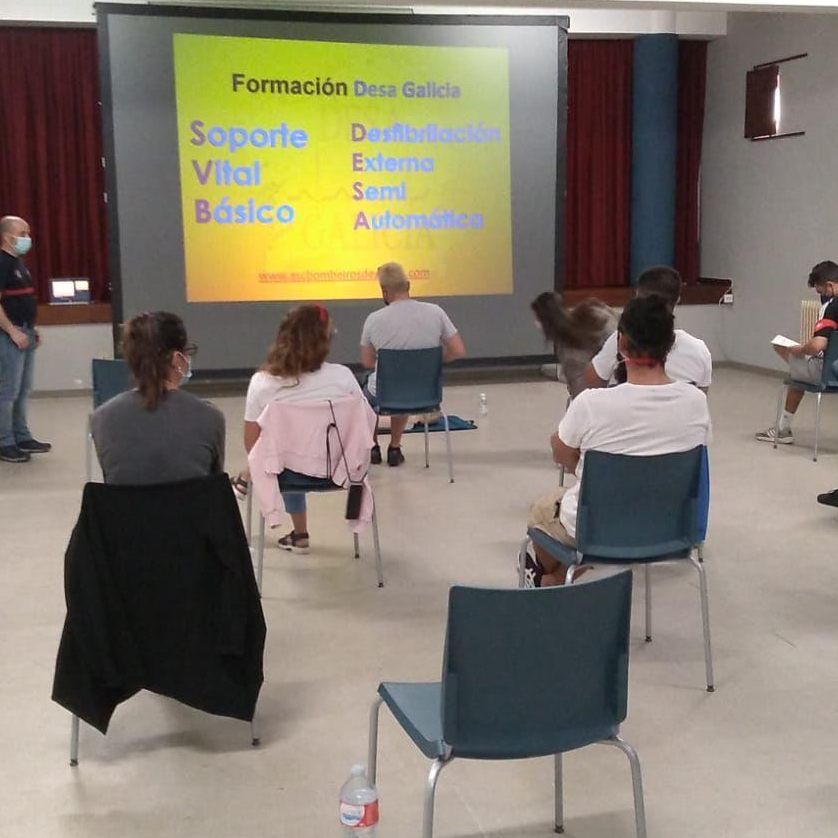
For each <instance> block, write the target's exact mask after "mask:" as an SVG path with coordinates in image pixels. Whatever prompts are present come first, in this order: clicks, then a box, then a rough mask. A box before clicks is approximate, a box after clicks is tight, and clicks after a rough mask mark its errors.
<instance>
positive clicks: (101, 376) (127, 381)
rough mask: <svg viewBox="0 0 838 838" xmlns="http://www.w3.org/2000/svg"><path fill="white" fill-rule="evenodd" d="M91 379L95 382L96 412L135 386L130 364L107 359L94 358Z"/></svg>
mask: <svg viewBox="0 0 838 838" xmlns="http://www.w3.org/2000/svg"><path fill="white" fill-rule="evenodd" d="M91 378H92V380H93V408H94V410H95V409H96V408H97V407H99V406H100V405H103V404H104V403H105V402H106V401H108V400H109V399H112V398H113V397H114V396H118V395H119V394H120V393H124V392H125V391H126V390H130V389H131V387H132V386H133V385H132V383H131V373H130V372H129V370H128V364H126V363H125V361H122V360H119V359H117V360H115V361H110V360H107V359H105V358H94V359H93V364H92V367H91Z"/></svg>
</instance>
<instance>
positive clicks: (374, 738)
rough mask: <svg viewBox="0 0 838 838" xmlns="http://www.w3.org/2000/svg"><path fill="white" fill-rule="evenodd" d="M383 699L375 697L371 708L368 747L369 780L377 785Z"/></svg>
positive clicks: (378, 696)
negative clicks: (379, 725) (379, 721)
mask: <svg viewBox="0 0 838 838" xmlns="http://www.w3.org/2000/svg"><path fill="white" fill-rule="evenodd" d="M381 703H382V698H381V696H380V695H377V696H376V697H375V701H373V703H372V706H371V707H370V735H369V740H368V745H367V779H368V780H369V781H370V783H372V784H373V785H375V777H376V773H377V770H378V711H379V710H380V709H381Z"/></svg>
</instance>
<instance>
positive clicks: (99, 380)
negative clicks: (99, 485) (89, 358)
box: [84, 358, 134, 483]
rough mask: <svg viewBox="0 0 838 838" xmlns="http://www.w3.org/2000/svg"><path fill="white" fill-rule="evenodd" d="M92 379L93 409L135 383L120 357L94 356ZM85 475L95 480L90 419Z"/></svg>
mask: <svg viewBox="0 0 838 838" xmlns="http://www.w3.org/2000/svg"><path fill="white" fill-rule="evenodd" d="M90 379H91V382H92V384H93V409H94V410H96V408H97V407H101V406H102V405H103V404H104V403H105V402H107V401H110V400H111V399H112V398H113V397H114V396H118V395H119V394H120V393H124V392H126V391H127V390H130V389H131V388H132V387H133V386H134V385H133V382H132V381H131V373H130V371H129V369H128V364H126V363H125V361H122V360H120V359H116V360H113V361H111V360H108V359H106V358H94V359H93V362H92V363H91V367H90ZM84 460H85V477H86V478H87V482H88V483H90V482H91V481H92V480H93V436H92V435H91V433H90V420H89V419H88V423H87V432H86V438H85V458H84Z"/></svg>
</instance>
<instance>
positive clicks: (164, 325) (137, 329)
mask: <svg viewBox="0 0 838 838" xmlns="http://www.w3.org/2000/svg"><path fill="white" fill-rule="evenodd" d="M122 351H123V354H124V355H125V360H126V361H127V363H128V367H129V369H130V370H131V375H132V376H133V377H134V381H135V382H136V384H137V389H138V390H139V391H140V396H141V397H142V400H143V404H144V405H145V407H146V408H147V409H148V410H155V409H156V408H157V406H158V405H159V404H160V402H161V401H162V399H163V397H164V396H165V394H166V383H167V381H168V378H169V375H170V366H171V362H172V353H174V352H185V351H186V327H185V326H184V325H183V321H182V320H181V319H180V317H178V316H177V315H176V314H171V313H169V312H167V311H152V312H148V311H147V312H144V313H143V314H138V315H137V316H136V317H132V318H131V320H129V321H128V322H127V323H126V324H125V325H124V326H123V327H122Z"/></svg>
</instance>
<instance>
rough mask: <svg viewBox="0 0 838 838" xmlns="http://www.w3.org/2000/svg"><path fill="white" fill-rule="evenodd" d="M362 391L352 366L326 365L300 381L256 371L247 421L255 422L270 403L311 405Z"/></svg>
mask: <svg viewBox="0 0 838 838" xmlns="http://www.w3.org/2000/svg"><path fill="white" fill-rule="evenodd" d="M360 392H361V388H360V386H359V385H358V381H357V379H356V378H355V376H354V375H353V374H352V371H351V370H350V369H349V367H345V366H343V365H342V364H323V366H322V367H320V369H319V370H317V371H315V372H306V373H303V374H302V375H301V376H300V378H299V379H296V378H281V377H280V376H278V375H271V374H270V373H269V372H262V371H260V372H256V373H254V374H253V377H252V378H251V379H250V385H249V386H248V388H247V400H246V401H245V405H244V419H245V422H256V421H258V419H259V417H260V416H261V415H262V411H263V410H264V409H265V407H267V405H269V404H270V403H271V402H310V401H317V400H319V399H339V398H341V397H342V396H352V395H356V394H360Z"/></svg>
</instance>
